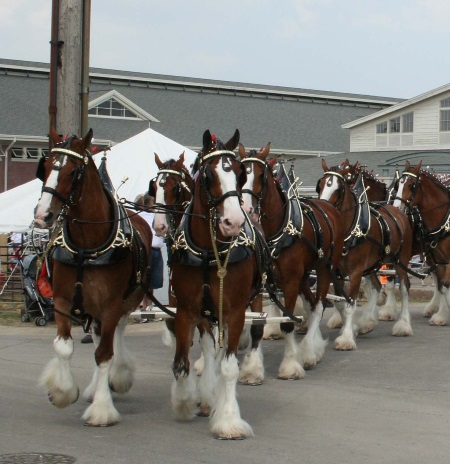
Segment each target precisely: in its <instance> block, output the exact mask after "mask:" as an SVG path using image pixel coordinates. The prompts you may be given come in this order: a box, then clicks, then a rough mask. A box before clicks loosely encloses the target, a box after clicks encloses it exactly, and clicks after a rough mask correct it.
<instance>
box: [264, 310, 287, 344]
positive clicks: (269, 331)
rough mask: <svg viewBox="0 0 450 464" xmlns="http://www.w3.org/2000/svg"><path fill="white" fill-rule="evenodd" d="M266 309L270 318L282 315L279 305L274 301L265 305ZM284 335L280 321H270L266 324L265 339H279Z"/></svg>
mask: <svg viewBox="0 0 450 464" xmlns="http://www.w3.org/2000/svg"><path fill="white" fill-rule="evenodd" d="M264 311H265V312H266V313H267V317H268V318H271V317H280V316H281V312H280V310H279V309H278V306H276V305H275V304H273V303H270V304H268V305H267V306H264ZM282 336H283V334H282V333H281V330H280V324H279V323H278V322H269V323H267V324H265V325H264V335H263V339H264V340H279V339H280V338H282Z"/></svg>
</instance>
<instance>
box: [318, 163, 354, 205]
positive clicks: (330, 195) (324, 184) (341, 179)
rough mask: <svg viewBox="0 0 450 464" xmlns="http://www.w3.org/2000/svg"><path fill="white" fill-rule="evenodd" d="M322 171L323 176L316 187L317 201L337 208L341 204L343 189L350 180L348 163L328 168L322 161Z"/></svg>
mask: <svg viewBox="0 0 450 464" xmlns="http://www.w3.org/2000/svg"><path fill="white" fill-rule="evenodd" d="M322 169H323V170H324V175H323V177H322V178H321V179H319V180H318V182H317V187H316V190H317V193H318V195H319V199H321V200H327V201H329V202H330V203H332V204H333V205H335V206H337V205H338V204H340V203H341V202H342V200H343V198H342V197H343V195H344V189H345V187H346V186H348V185H349V181H350V179H351V168H350V166H349V161H348V160H345V161H344V162H342V163H341V164H340V165H339V166H333V167H329V166H328V165H327V163H326V161H325V160H324V159H322Z"/></svg>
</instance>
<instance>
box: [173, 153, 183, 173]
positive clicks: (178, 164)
mask: <svg viewBox="0 0 450 464" xmlns="http://www.w3.org/2000/svg"><path fill="white" fill-rule="evenodd" d="M183 166H184V151H183V153H181V155H180V157H179V158H178V160H177V161H175V164H174V168H175V169H182V168H183Z"/></svg>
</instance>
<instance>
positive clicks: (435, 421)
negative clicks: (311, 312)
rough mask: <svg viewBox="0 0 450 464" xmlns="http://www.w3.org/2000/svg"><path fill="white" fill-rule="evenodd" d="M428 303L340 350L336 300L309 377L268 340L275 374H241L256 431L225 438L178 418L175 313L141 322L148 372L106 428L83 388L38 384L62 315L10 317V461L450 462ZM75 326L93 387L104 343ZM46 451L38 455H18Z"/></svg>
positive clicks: (5, 333) (80, 365)
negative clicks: (59, 393)
mask: <svg viewBox="0 0 450 464" xmlns="http://www.w3.org/2000/svg"><path fill="white" fill-rule="evenodd" d="M422 311H423V304H420V303H414V304H412V305H411V312H412V326H413V330H414V335H413V336H412V337H406V338H396V337H393V336H392V335H391V334H390V331H391V329H392V325H393V323H392V322H380V323H379V324H378V326H377V327H376V328H375V330H374V331H373V332H371V333H369V334H367V335H364V336H362V337H359V338H358V339H357V344H358V349H357V350H356V351H352V352H337V351H335V350H334V349H333V341H334V339H335V338H336V337H337V335H338V331H337V330H328V329H327V328H326V319H327V318H328V317H329V315H330V314H331V310H329V309H328V310H326V313H325V317H324V320H323V321H322V331H323V333H324V335H325V336H327V337H328V338H329V340H330V342H329V344H328V346H327V349H326V352H325V356H324V358H323V360H322V362H321V363H320V364H319V365H317V366H315V367H314V368H313V369H312V370H309V371H307V373H306V377H305V378H304V379H302V380H298V381H280V380H276V379H275V376H276V374H277V371H278V366H279V363H280V361H281V354H282V352H283V348H284V342H283V341H282V340H278V341H264V355H265V366H266V380H265V383H264V384H263V385H261V386H257V387H250V386H241V385H239V386H238V395H239V404H240V407H241V413H242V416H243V417H244V418H245V419H246V420H247V421H248V422H249V423H250V424H251V425H252V427H253V430H254V432H255V437H254V438H249V439H247V440H243V441H218V440H215V439H214V438H213V437H212V435H211V434H210V432H209V427H208V419H207V418H200V417H199V418H196V419H195V420H193V421H192V422H187V423H182V422H178V421H177V420H175V418H174V416H173V414H172V411H171V405H170V386H171V383H172V378H173V377H172V372H171V363H172V357H173V352H172V349H170V348H167V347H166V346H164V345H163V344H162V342H161V331H162V328H163V324H164V323H163V322H151V323H147V324H130V325H129V327H128V330H127V342H128V346H129V348H130V350H131V351H132V352H133V353H134V355H135V357H136V365H137V371H136V380H135V384H134V385H133V388H132V389H131V391H130V392H129V393H128V394H126V395H123V396H118V395H115V396H114V402H115V406H116V408H117V409H118V411H119V412H120V414H121V415H122V422H121V423H119V424H118V425H116V426H114V427H105V428H91V427H86V426H84V425H83V422H82V420H81V416H82V414H83V411H84V409H85V408H86V407H87V404H86V403H85V402H84V400H83V399H81V398H80V399H79V400H78V401H77V402H76V403H75V404H73V405H71V406H70V407H68V408H67V409H63V410H59V409H57V408H55V407H54V406H52V405H51V404H50V403H49V402H48V400H47V397H46V393H45V392H44V391H42V390H41V389H40V388H39V387H38V386H37V379H38V377H39V375H40V373H41V371H42V368H43V366H44V365H45V364H46V362H47V361H48V360H49V359H50V358H51V357H53V353H54V351H53V343H52V342H53V339H54V336H55V327H54V326H53V325H48V326H46V327H36V326H35V325H33V324H23V326H20V327H0V372H1V375H0V390H1V402H0V418H1V423H2V427H1V429H0V463H3V462H8V463H9V462H27V463H28V462H39V463H45V462H77V463H82V464H106V463H108V464H116V463H117V464H119V463H126V464H134V463H143V464H145V463H165V464H172V463H173V464H178V463H183V464H186V463H191V462H192V463H214V464H225V463H226V464H229V463H232V462H245V463H258V464H264V463H273V462H283V463H294V462H295V463H299V462H301V463H305V464H316V463H317V464H324V463H328V462H333V463H337V464H340V463H342V464H356V463H358V464H360V463H364V464H381V463H392V464H394V463H395V464H402V463H405V464H419V463H420V464H423V463H424V462H431V463H433V464H441V463H442V464H444V463H448V461H449V456H450V439H449V434H450V366H449V364H450V356H449V353H450V329H449V327H432V326H430V325H429V324H428V321H427V320H426V319H425V318H424V317H423V316H422ZM73 336H74V339H75V353H74V355H73V359H72V366H73V372H74V374H75V376H76V378H77V380H78V383H79V386H80V389H81V390H83V389H84V388H85V387H86V386H87V385H88V383H89V381H90V377H91V375H92V368H93V365H94V358H93V350H94V348H93V345H92V344H87V345H85V344H81V343H80V340H81V338H82V337H83V333H82V331H81V329H80V328H75V329H74V331H73ZM297 337H298V340H299V341H300V340H301V337H302V336H301V335H297ZM193 354H194V357H195V356H196V355H198V344H197V343H194V346H193ZM39 454H41V455H42V456H43V458H42V459H41V460H35V461H34V460H31V458H30V460H28V461H25V460H19V458H18V457H17V456H20V455H22V456H24V455H25V456H26V455H30V456H32V455H33V456H36V455H39ZM6 455H12V456H13V457H14V456H16V457H17V458H16V460H11V459H12V458H11V457H7V456H6ZM55 455H58V456H67V458H64V457H55ZM70 457H71V458H73V460H70V459H69V458H70ZM7 459H10V460H7ZM52 459H53V460H52Z"/></svg>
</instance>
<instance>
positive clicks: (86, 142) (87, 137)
mask: <svg viewBox="0 0 450 464" xmlns="http://www.w3.org/2000/svg"><path fill="white" fill-rule="evenodd" d="M93 135H94V131H93V130H92V129H89V130H88V133H87V134H86V135H85V136H84V138H83V145H84V149H85V150H86V149H88V148H89V147H90V146H91V142H92V136H93Z"/></svg>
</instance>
